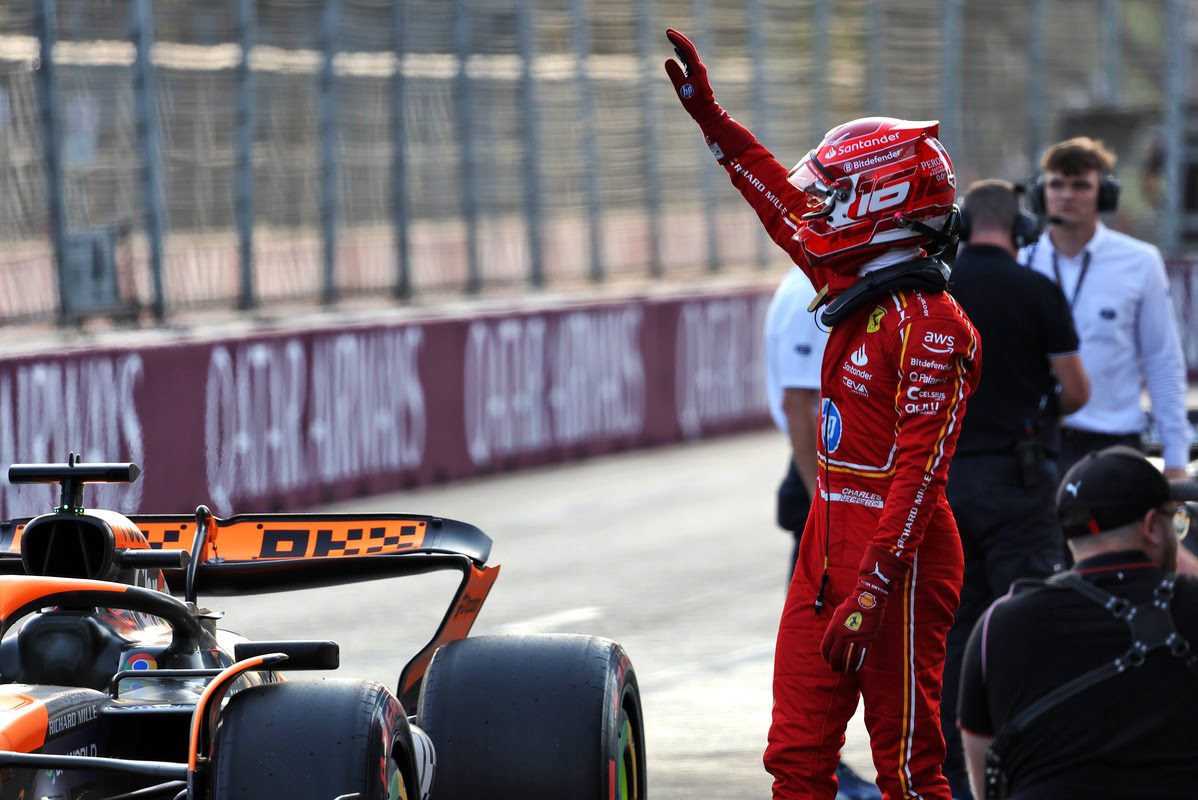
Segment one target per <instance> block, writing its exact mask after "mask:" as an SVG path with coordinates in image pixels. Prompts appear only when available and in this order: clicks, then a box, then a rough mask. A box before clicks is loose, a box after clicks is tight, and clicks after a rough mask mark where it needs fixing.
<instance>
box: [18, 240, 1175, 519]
mask: <svg viewBox="0 0 1198 800" xmlns="http://www.w3.org/2000/svg"><path fill="white" fill-rule="evenodd" d="M1196 275H1198V272H1195V270H1194V269H1193V265H1191V264H1186V263H1180V264H1171V265H1170V266H1169V276H1170V282H1171V284H1172V292H1173V300H1174V306H1175V309H1176V311H1177V315H1178V321H1179V330H1180V331H1181V335H1182V343H1183V347H1184V350H1185V354H1186V359H1187V363H1188V364H1189V376H1190V381H1191V383H1194V382H1195V381H1196V380H1198V326H1196V325H1194V324H1193V320H1195V319H1196V318H1198V277H1195V276H1196ZM771 293H772V287H770V286H753V287H744V288H740V289H737V290H725V291H724V292H722V293H703V294H693V295H687V296H671V297H659V298H647V297H636V298H625V299H619V300H610V301H606V302H592V303H587V304H579V305H574V306H569V307H557V308H545V309H539V310H535V311H532V310H521V311H506V312H503V313H487V314H479V315H478V316H474V317H467V318H455V319H449V318H430V319H421V320H410V321H396V322H377V321H376V322H371V323H369V324H361V325H346V324H345V323H343V322H342V323H339V324H337V325H336V326H333V325H332V324H330V325H329V326H327V327H317V328H311V329H306V330H302V331H275V332H263V333H252V334H247V335H243V336H237V337H225V338H213V339H210V340H188V341H176V342H172V343H166V344H156V345H149V346H135V345H131V346H109V347H94V348H89V349H80V350H77V351H74V352H56V353H54V354H36V355H24V356H21V357H10V358H0V464H10V463H13V462H15V461H62V460H64V459H65V458H66V455H67V453H68V452H70V451H72V450H73V451H75V452H81V453H82V455H83V458H84V460H85V461H101V460H109V461H124V460H129V461H135V462H137V463H138V464H140V465H141V466H142V468H143V470H142V476H141V478H140V480H138V481H137V482H136V483H134V484H131V485H129V486H94V487H88V489H87V492H88V494H87V497H86V498H85V502H87V503H88V504H89V505H96V506H103V507H108V508H114V509H118V510H120V511H122V512H125V513H135V512H143V513H150V512H168V511H169V512H179V511H181V510H190V509H193V508H194V507H195V506H196V505H198V504H200V503H205V504H208V505H209V506H210V507H211V508H212V509H213V511H214V512H216V513H217V514H218V515H222V516H226V515H229V514H233V513H239V512H253V511H269V510H283V511H285V510H295V509H300V508H304V507H310V506H314V505H318V504H322V503H328V502H332V501H337V500H343V499H348V498H352V497H355V496H362V495H370V494H380V493H383V492H390V491H395V490H398V489H403V488H407V487H414V486H420V485H427V484H431V483H437V482H441V481H449V480H460V479H464V478H469V477H473V476H478V475H484V474H488V473H494V472H502V471H506V470H511V469H518V468H522V467H529V466H535V465H541V464H549V463H555V462H562V461H568V460H573V459H577V458H581V457H585V456H590V455H596V454H600V453H605V452H614V451H619V450H628V449H634V448H642V447H650V446H654V445H660V444H665V443H670V442H679V441H683V440H687V439H696V438H701V437H705V436H710V435H717V434H724V433H731V432H735V431H742V430H749V429H755V428H761V427H766V426H768V425H769V424H770V422H769V412H768V410H767V407H766V400H765V392H764V389H763V386H762V384H763V380H762V377H761V376H762V375H763V374H764V365H763V353H762V337H761V330H762V324H763V322H764V319H765V313H766V310H767V308H768V306H769V300H770V296H771ZM984 347H985V345H984V343H983V348H984ZM57 502H58V497H57V495H56V489H52V488H51V487H45V486H30V485H23V486H12V485H9V484H8V483H7V480H5V481H4V482H3V483H0V518H10V517H16V516H25V515H31V514H38V513H43V512H45V511H48V510H49V509H50V508H51V507H52V506H54V505H56V504H57Z"/></svg>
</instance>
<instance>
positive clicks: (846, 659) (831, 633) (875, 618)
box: [820, 544, 911, 673]
mask: <svg viewBox="0 0 1198 800" xmlns="http://www.w3.org/2000/svg"><path fill="white" fill-rule="evenodd" d="M910 569H911V566H910V565H909V564H908V563H907V562H906V561H903V560H902V559H901V558H899V557H898V556H896V555H894V554H893V553H891V552H890V551H889V550H886V549H885V548H882V547H879V546H878V545H876V544H870V545H869V546H868V547H866V548H865V557H864V558H862V559H861V571H860V573H859V574H858V576H857V585H856V586H855V587H854V588H853V591H852V593H851V594H850V595H849V596H848V599H846V600H845V601H844V602H843V603H841V604H840V605H838V606H837V607H836V610H835V611H833V612H832V621H831V622H829V623H828V629H827V630H826V631H824V640H823V642H822V643H821V644H820V652H821V653H822V654H823V656H824V661H827V662H828V666H830V667H831V668H832V669H833V671H835V672H846V673H847V672H856V671H857V670H859V669H861V665H862V664H863V663H865V651H866V648H867V647H868V646H869V643H870V642H872V641H873V640H874V637H875V636H877V635H878V628H880V627H881V626H882V616H883V614H885V613H886V600H887V599H888V598H889V597H890V593H891V592H892V591H898V590H899V589H900V587H901V586H902V583H903V578H905V577H906V575H907V571H908V570H910Z"/></svg>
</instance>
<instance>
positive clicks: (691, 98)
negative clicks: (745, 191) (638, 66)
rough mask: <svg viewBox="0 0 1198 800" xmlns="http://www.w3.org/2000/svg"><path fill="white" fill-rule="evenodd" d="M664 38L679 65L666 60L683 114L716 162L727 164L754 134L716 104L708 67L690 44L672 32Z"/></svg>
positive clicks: (751, 139) (669, 30)
mask: <svg viewBox="0 0 1198 800" xmlns="http://www.w3.org/2000/svg"><path fill="white" fill-rule="evenodd" d="M666 38H668V39H669V40H670V43H671V44H673V45H674V54H675V55H676V56H678V61H675V60H674V59H672V58H670V59H666V75H668V76H669V77H670V82H671V83H673V84H674V91H676V92H677V93H678V99H679V100H681V101H682V107H683V108H684V109H686V113H688V114H690V115H691V118H692V119H694V120H695V122H697V123H699V130H701V131H703V135H704V136H705V137H707V146H708V147H710V148H711V152H712V153H713V154H714V155H715V157H716V160H717V161H719V162H720V163H721V164H722V163H726V162H727V161H728V160H729V159H730V158H732V157H734V156H736V155H737V154H738V153H740V151H742V150H744V149H745V148H746V147H748V146H749V145H750V144H751V143H752V142H753V134H751V133H749V131H748V129H747V128H745V127H744V126H743V125H741V124H740V123H739V122H737V121H736V120H734V119H732V117H730V116H728V112H727V111H725V110H724V109H723V108H721V107H720V104H719V103H717V102H716V101H715V92H713V91H712V89H711V82H710V81H708V79H707V67H705V66H703V62H702V61H700V60H699V52H698V51H697V50H696V49H695V46H694V45H693V44H692V43H691V40H690V39H688V38H686V37H685V36H683V35H682V34H681V33H679V32H678V31H676V30H674V29H673V28H670V29H668V30H667V31H666ZM679 62H681V64H680V63H679Z"/></svg>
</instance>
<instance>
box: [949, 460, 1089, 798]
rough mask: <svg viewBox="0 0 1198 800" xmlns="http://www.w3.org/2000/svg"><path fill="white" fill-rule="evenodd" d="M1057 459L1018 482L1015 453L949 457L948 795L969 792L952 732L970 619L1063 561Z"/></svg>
mask: <svg viewBox="0 0 1198 800" xmlns="http://www.w3.org/2000/svg"><path fill="white" fill-rule="evenodd" d="M1059 476H1060V472H1059V470H1058V467H1057V463H1056V461H1054V460H1051V459H1045V460H1044V461H1043V462H1042V463H1041V464H1040V481H1039V483H1038V484H1037V485H1036V486H1035V487H1033V488H1031V489H1028V488H1025V487H1024V485H1023V481H1022V480H1021V474H1020V469H1019V464H1018V462H1017V461H1016V458H1015V455H1014V454H1013V453H1012V454H1010V455H978V456H971V455H962V454H960V453H958V454H957V455H956V456H954V458H953V461H952V464H951V465H950V466H949V472H948V486H947V488H946V494H947V495H948V502H949V505H950V506H951V507H952V509H953V516H954V517H955V518H956V520H957V529H958V531H960V534H961V549H962V550H963V551H964V553H965V575H964V580H963V581H962V584H961V605H960V606H959V607H958V608H957V613H956V615H955V616H954V617H953V627H952V628H951V629H950V630H949V632H948V638H947V641H946V645H947V647H946V651H947V652H946V655H945V662H944V689H943V693H942V695H941V705H940V728H941V731H942V732H943V733H944V741H945V744H946V746H947V749H948V755H947V757H946V758H945V762H944V776H945V777H946V778H948V781H949V784H950V786H951V787H952V790H953V797H954V798H958V800H960V798H969V797H971V793H970V791H969V778H968V775H967V774H966V771H965V758H964V753H963V751H962V748H961V736H960V733H959V732H958V731H957V697H958V695H959V693H960V686H959V683H960V680H961V662H962V661H963V660H964V656H965V645H966V643H968V641H969V634H970V633H971V632H972V631H973V627H974V624H975V623H976V622H977V621H978V620H979V619H980V618H981V616H982V615H983V614H984V613H985V611H986V609H987V608H989V607H990V604H991V603H992V602H994V601H995V600H996V599H998V598H999V597H1001V596H1002V595H1004V594H1006V593H1007V590H1008V589H1009V588H1010V586H1011V583H1012V582H1013V581H1015V580H1016V579H1017V578H1030V577H1045V576H1048V575H1051V574H1053V573H1054V572H1056V571H1057V570H1059V569H1062V568H1063V565H1064V551H1065V540H1064V537H1063V536H1062V534H1061V528H1060V525H1059V524H1058V523H1057V517H1056V489H1057V485H1058V483H1059Z"/></svg>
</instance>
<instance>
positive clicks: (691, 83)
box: [666, 28, 724, 127]
mask: <svg viewBox="0 0 1198 800" xmlns="http://www.w3.org/2000/svg"><path fill="white" fill-rule="evenodd" d="M666 38H667V39H669V40H670V44H672V45H674V55H676V56H678V61H675V60H674V59H672V58H667V59H666V74H667V75H669V76H670V82H671V83H673V84H674V90H675V91H677V92H678V99H679V100H681V101H682V107H683V108H685V109H686V113H688V114H690V115H691V117H692V118H693V119H694V120H695V122H697V123H699V125H700V127H702V125H703V124H704V123H705V122H714V121H716V120H717V119H719V118H720V116H722V115H723V114H724V109H722V108H720V104H719V103H717V102H716V101H715V92H713V91H712V90H711V82H710V81H708V80H707V67H705V66H703V62H702V61H700V60H699V51H698V50H696V49H695V45H694V44H692V43H691V40H690V39H688V38H686V37H685V36H683V35H682V34H681V33H679V32H678V31H676V30H674V29H673V28H669V29H668V30H667V31H666ZM679 62H681V63H679Z"/></svg>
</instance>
